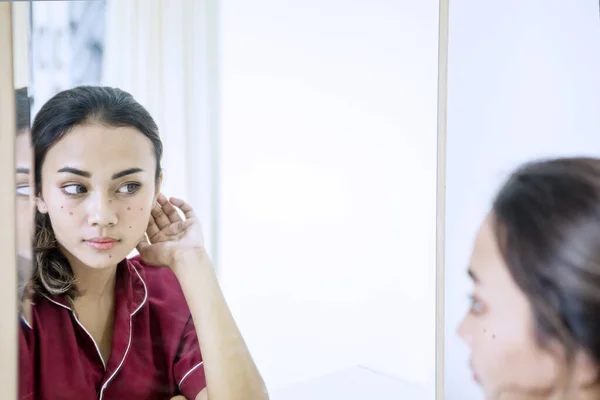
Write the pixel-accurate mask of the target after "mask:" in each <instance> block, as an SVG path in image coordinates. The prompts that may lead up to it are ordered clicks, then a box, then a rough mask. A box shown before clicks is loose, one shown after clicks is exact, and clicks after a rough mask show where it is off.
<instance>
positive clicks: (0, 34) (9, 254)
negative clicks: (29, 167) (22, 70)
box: [0, 2, 19, 399]
mask: <svg viewBox="0 0 600 400" xmlns="http://www.w3.org/2000/svg"><path fill="white" fill-rule="evenodd" d="M13 77H14V75H13V34H12V2H1V3H0V181H1V182H6V183H10V182H12V184H8V185H7V187H9V188H14V186H15V172H14V171H15V158H14V157H15V154H14V146H15V129H16V128H15V126H16V121H15V118H16V115H15V96H14V92H15V87H14V78H13ZM15 203H16V199H15V194H14V191H13V190H8V191H5V192H3V194H2V196H0V210H2V211H3V213H4V215H5V216H9V218H5V219H4V221H3V223H2V224H0V254H2V261H3V262H2V264H3V265H2V269H1V271H2V272H1V274H0V293H1V294H2V301H1V302H0V315H1V316H2V328H1V329H0V354H2V357H0V359H1V360H2V361H0V395H1V396H0V397H2V398H4V399H11V398H12V399H16V398H17V387H18V372H17V365H18V356H17V354H18V352H17V349H18V345H17V344H18V336H17V332H18V331H17V328H18V320H19V319H18V316H17V311H18V307H17V265H16V264H17V260H16V247H15V246H16V239H15V234H16V215H15V212H16V204H15ZM11 216H12V218H10V217H11Z"/></svg>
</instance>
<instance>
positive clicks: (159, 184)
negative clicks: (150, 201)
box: [154, 171, 164, 203]
mask: <svg viewBox="0 0 600 400" xmlns="http://www.w3.org/2000/svg"><path fill="white" fill-rule="evenodd" d="M163 178H164V173H163V171H160V175H159V176H158V179H157V181H156V185H155V189H154V202H155V203H156V201H157V200H158V196H159V195H160V189H161V188H162V183H163Z"/></svg>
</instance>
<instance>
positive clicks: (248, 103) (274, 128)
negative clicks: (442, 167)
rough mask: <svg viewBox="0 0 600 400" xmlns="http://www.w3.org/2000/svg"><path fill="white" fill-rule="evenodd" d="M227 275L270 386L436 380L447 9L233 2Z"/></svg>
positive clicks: (226, 149) (309, 0)
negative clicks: (440, 85)
mask: <svg viewBox="0 0 600 400" xmlns="http://www.w3.org/2000/svg"><path fill="white" fill-rule="evenodd" d="M220 26H221V31H220V37H221V43H220V46H221V47H220V49H221V58H220V63H221V69H220V74H221V77H220V79H221V84H220V86H221V102H220V114H221V123H220V124H221V154H220V160H221V164H220V165H221V176H220V181H221V185H222V191H221V193H220V197H221V202H220V208H221V210H220V215H219V217H220V230H221V236H220V239H219V242H220V248H219V256H220V264H219V268H220V269H219V270H220V274H221V280H222V283H223V287H224V290H225V293H226V295H227V299H228V301H229V303H230V305H231V307H232V309H233V312H234V315H235V317H236V319H237V321H238V323H239V325H240V327H241V329H242V333H243V334H244V337H245V339H246V340H247V342H248V344H249V345H250V348H251V350H252V352H253V355H254V357H255V359H256V361H257V363H258V365H259V367H260V369H261V372H262V374H263V376H264V378H265V380H266V382H267V385H268V387H269V389H271V390H272V391H273V390H276V389H278V388H281V387H286V386H288V385H291V384H294V383H296V382H300V381H303V380H307V379H311V378H316V377H320V376H323V375H325V374H328V373H331V372H335V371H341V370H345V369H346V368H350V367H352V366H355V365H359V364H362V365H366V366H368V367H370V368H373V369H375V370H377V371H381V372H383V373H385V374H388V375H391V376H393V377H397V378H400V379H404V380H407V381H410V382H415V383H417V384H419V385H422V386H425V385H432V384H433V377H434V371H435V359H434V343H435V303H434V298H435V297H434V296H435V209H436V203H435V190H436V176H435V174H436V102H437V53H438V1H434V0H426V1H425V0H421V1H419V2H415V1H408V0H403V1H400V0H374V1H371V2H369V3H368V4H367V3H364V2H358V1H342V0H326V1H325V0H305V1H294V2H282V1H276V0H257V1H252V2H248V1H241V0H224V1H222V2H221V7H220Z"/></svg>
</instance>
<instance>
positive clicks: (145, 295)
mask: <svg viewBox="0 0 600 400" xmlns="http://www.w3.org/2000/svg"><path fill="white" fill-rule="evenodd" d="M127 262H129V261H127ZM133 270H134V271H135V273H136V274H137V276H138V277H139V278H140V281H142V285H144V300H143V301H142V304H140V306H139V307H138V308H136V309H135V311H134V312H133V313H132V314H131V315H135V314H137V312H138V311H140V309H141V308H142V306H143V305H144V304H146V299H148V288H147V287H146V282H144V280H143V279H142V276H141V275H140V273H139V272H138V270H137V268H136V267H133Z"/></svg>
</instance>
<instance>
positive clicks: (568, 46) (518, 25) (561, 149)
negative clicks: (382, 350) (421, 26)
mask: <svg viewBox="0 0 600 400" xmlns="http://www.w3.org/2000/svg"><path fill="white" fill-rule="evenodd" d="M487 15H493V16H494V17H493V18H481V17H474V16H487ZM450 26H452V27H453V29H452V35H451V40H450V46H449V53H450V59H449V71H450V74H449V82H448V85H449V93H450V96H449V98H448V115H449V119H448V127H447V129H448V138H449V140H448V147H447V179H446V184H447V193H446V194H447V196H446V199H447V206H446V207H447V208H446V216H447V217H446V224H447V225H446V238H447V239H446V273H445V275H446V282H445V286H446V293H445V307H446V313H445V318H446V328H445V329H446V332H445V337H446V360H445V367H444V369H445V398H447V399H452V400H453V399H483V398H484V395H483V393H482V391H481V388H480V387H479V385H477V384H476V383H475V382H474V381H473V373H472V371H470V370H469V358H473V357H474V356H475V354H470V351H469V347H468V346H467V345H466V344H465V343H464V341H463V340H462V339H461V338H460V337H459V336H458V335H457V328H458V326H459V324H460V322H461V320H462V319H463V317H464V316H465V313H466V311H467V310H468V309H469V307H470V304H469V303H468V295H469V294H471V293H472V291H473V286H472V283H471V281H470V279H469V277H468V276H467V271H466V265H467V263H468V262H469V256H470V252H471V250H472V246H473V240H474V238H475V235H476V232H477V231H478V228H479V225H480V224H481V222H482V220H483V218H484V216H485V214H486V213H487V211H488V210H489V208H490V206H491V201H492V198H493V196H494V195H495V194H496V191H497V190H499V187H500V185H501V184H502V183H503V181H504V180H505V179H506V178H507V177H508V174H509V173H511V172H512V171H513V170H514V169H515V168H517V166H519V165H520V164H521V163H523V162H526V161H532V160H535V159H540V158H546V157H563V156H581V155H585V156H593V157H598V154H600V141H599V140H598V135H597V132H598V130H599V129H600V115H599V114H598V112H597V110H598V107H600V97H599V95H598V94H599V93H600V77H599V75H598V71H599V70H600V53H598V38H599V37H600V21H599V20H598V2H582V3H577V4H576V3H571V2H553V3H550V2H542V1H532V2H508V3H498V4H495V5H492V4H491V3H483V2H478V1H465V2H454V3H452V11H451V13H450ZM575 43H576V44H577V45H573V44H575ZM482 296H483V294H482ZM487 320H488V321H489V320H490V319H489V318H488V319H487ZM504 333H505V335H507V334H508V332H507V331H504ZM495 342H496V344H495V346H490V348H489V350H490V351H494V353H493V356H492V355H491V354H492V353H488V354H487V356H490V357H492V358H491V360H490V359H489V358H485V356H486V354H477V356H476V357H477V360H476V359H475V358H473V360H472V362H473V363H475V364H477V365H479V369H480V374H481V370H482V369H483V367H482V366H481V364H482V363H485V362H492V363H493V364H494V365H500V364H498V363H499V361H498V360H499V359H501V354H500V352H502V351H503V350H506V347H504V346H502V343H504V344H505V343H506V342H502V343H501V342H499V340H498V339H496V341H495ZM480 352H481V347H480ZM482 356H483V357H484V358H483V359H480V358H481V357H482ZM514 364H515V365H518V364H519V363H517V362H515V363H514ZM496 378H502V376H496ZM504 378H506V377H505V376H504ZM492 379H493V378H492ZM568 398H575V397H568Z"/></svg>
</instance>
